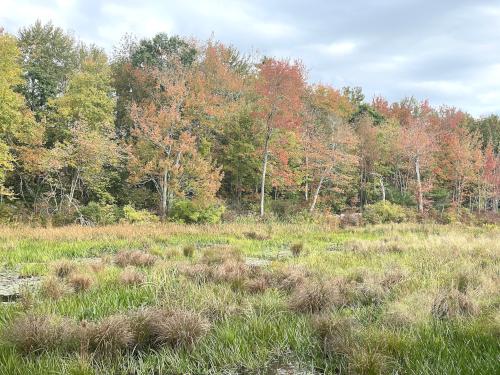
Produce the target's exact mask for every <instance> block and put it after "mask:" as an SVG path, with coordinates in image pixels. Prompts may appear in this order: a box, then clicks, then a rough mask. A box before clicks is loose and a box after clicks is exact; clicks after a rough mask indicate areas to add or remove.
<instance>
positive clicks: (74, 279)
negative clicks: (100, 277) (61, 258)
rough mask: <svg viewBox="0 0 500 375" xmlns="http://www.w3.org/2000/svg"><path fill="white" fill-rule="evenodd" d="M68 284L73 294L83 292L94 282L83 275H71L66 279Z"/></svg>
mask: <svg viewBox="0 0 500 375" xmlns="http://www.w3.org/2000/svg"><path fill="white" fill-rule="evenodd" d="M68 283H69V285H71V286H72V287H73V290H74V291H75V292H83V291H85V290H87V289H89V288H90V287H91V286H92V284H93V283H94V280H93V279H92V278H91V277H90V276H89V275H86V274H83V273H72V274H71V275H70V277H69V279H68Z"/></svg>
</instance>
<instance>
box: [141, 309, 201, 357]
mask: <svg viewBox="0 0 500 375" xmlns="http://www.w3.org/2000/svg"><path fill="white" fill-rule="evenodd" d="M150 324H151V332H152V333H153V336H154V338H155V343H157V344H159V345H169V346H171V347H174V348H176V347H186V348H191V347H192V346H193V345H194V344H195V343H196V342H198V341H199V340H200V339H201V338H202V337H204V336H205V335H206V334H207V333H208V331H209V329H210V323H209V322H208V320H206V319H205V318H203V317H202V316H201V315H199V314H197V313H194V312H192V311H187V310H179V311H174V312H172V313H171V314H169V315H167V316H166V317H165V318H164V319H154V320H152V321H150Z"/></svg>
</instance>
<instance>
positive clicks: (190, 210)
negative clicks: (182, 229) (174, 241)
mask: <svg viewBox="0 0 500 375" xmlns="http://www.w3.org/2000/svg"><path fill="white" fill-rule="evenodd" d="M224 211H225V207H224V206H223V205H217V204H213V205H209V206H206V207H201V206H197V205H196V204H195V203H194V202H193V201H190V200H181V201H177V202H175V203H174V205H173V207H172V209H171V210H170V213H169V217H170V219H171V220H172V221H176V222H180V223H187V224H195V223H196V224H202V223H208V224H217V223H220V221H221V219H222V214H223V213H224Z"/></svg>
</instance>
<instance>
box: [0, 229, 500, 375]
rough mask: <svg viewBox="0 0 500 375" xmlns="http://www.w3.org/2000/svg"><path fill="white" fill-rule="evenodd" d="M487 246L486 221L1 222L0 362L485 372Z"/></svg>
mask: <svg viewBox="0 0 500 375" xmlns="http://www.w3.org/2000/svg"><path fill="white" fill-rule="evenodd" d="M499 256H500V229H499V228H498V226H492V225H491V226H483V227H466V226H458V225H457V226H451V225H448V226H441V225H433V224H394V225H379V226H367V227H363V228H351V229H350V228H347V229H334V228H329V227H328V226H322V225H316V224H302V225H298V224H297V225H296V224H236V223H234V224H221V225H206V226H194V225H178V224H166V225H163V224H157V225H147V226H142V225H135V226H134V225H125V224H122V225H115V226H107V227H98V228H87V227H79V226H73V227H65V228H48V229H44V228H28V227H19V228H2V229H0V264H1V271H0V294H2V299H3V301H4V302H2V303H1V304H0V331H1V341H0V373H1V374H9V375H10V374H44V375H45V374H336V373H341V374H390V373H394V374H396V373H397V374H495V373H498V372H497V371H498V359H499V353H500V351H499V337H500V329H499V324H500V314H499V305H500V298H499V297H500V296H499V289H498V286H499V277H500V274H499V270H500V269H499ZM16 288H17V289H16Z"/></svg>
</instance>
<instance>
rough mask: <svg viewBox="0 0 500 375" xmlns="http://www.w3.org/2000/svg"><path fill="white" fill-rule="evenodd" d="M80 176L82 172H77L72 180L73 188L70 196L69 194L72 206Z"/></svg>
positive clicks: (69, 201) (69, 203) (69, 205)
mask: <svg viewBox="0 0 500 375" xmlns="http://www.w3.org/2000/svg"><path fill="white" fill-rule="evenodd" d="M79 178H80V172H76V175H75V176H73V179H72V180H71V189H70V191H69V196H68V207H71V204H72V203H73V198H74V196H75V191H76V185H77V184H78V179H79Z"/></svg>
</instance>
